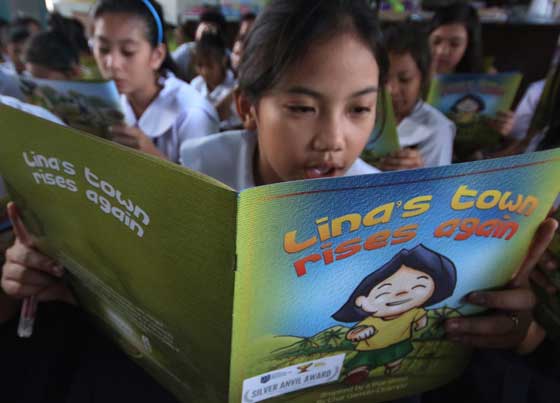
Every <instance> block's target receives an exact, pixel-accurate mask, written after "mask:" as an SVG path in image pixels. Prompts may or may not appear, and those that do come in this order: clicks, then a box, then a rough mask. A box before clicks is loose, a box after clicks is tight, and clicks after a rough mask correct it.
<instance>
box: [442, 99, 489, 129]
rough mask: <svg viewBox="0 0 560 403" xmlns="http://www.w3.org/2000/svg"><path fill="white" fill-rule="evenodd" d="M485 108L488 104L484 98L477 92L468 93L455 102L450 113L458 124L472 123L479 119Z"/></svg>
mask: <svg viewBox="0 0 560 403" xmlns="http://www.w3.org/2000/svg"><path fill="white" fill-rule="evenodd" d="M485 108H486V104H485V103H484V101H483V100H482V98H480V97H479V96H477V95H475V94H467V95H465V96H463V97H461V98H460V99H459V100H458V101H457V102H455V104H454V105H453V106H452V107H451V114H450V115H451V118H452V119H453V120H454V121H455V123H457V124H470V123H475V122H476V121H477V120H478V115H479V114H480V113H481V112H482V111H484V109H485Z"/></svg>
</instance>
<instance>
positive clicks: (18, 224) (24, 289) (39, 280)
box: [2, 203, 75, 303]
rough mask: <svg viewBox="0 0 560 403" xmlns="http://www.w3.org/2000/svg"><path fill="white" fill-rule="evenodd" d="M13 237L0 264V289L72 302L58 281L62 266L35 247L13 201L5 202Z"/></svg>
mask: <svg viewBox="0 0 560 403" xmlns="http://www.w3.org/2000/svg"><path fill="white" fill-rule="evenodd" d="M8 215H9V217H10V219H11V220H12V224H13V227H14V233H15V235H16V240H15V243H14V245H13V246H12V247H11V248H9V249H8V250H7V251H6V263H5V264H4V267H3V268H2V289H3V290H4V291H5V293H6V294H7V295H8V296H10V297H12V298H17V299H23V298H27V297H31V296H35V297H36V299H37V301H53V300H56V301H63V302H67V303H75V300H74V297H73V296H72V293H71V292H70V290H69V289H68V288H67V287H66V285H65V284H64V283H63V281H62V276H63V274H64V269H63V268H62V266H60V265H59V264H58V263H57V262H55V261H54V260H52V259H51V258H49V257H48V256H45V255H44V254H42V253H41V252H39V251H38V250H37V249H35V245H34V243H33V240H32V238H31V236H30V234H29V232H28V231H27V229H26V228H25V225H24V224H23V222H22V220H21V217H20V216H19V214H18V212H17V208H16V206H15V204H13V203H10V204H9V205H8Z"/></svg>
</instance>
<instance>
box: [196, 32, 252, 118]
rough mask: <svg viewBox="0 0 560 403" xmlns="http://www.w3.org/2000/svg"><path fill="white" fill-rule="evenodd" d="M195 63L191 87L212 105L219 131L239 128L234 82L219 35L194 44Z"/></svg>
mask: <svg viewBox="0 0 560 403" xmlns="http://www.w3.org/2000/svg"><path fill="white" fill-rule="evenodd" d="M195 64H196V70H197V72H198V74H199V75H198V76H196V77H195V78H194V79H193V80H192V82H191V85H192V86H193V87H194V88H195V89H196V90H197V91H198V92H200V94H201V95H202V96H204V97H205V98H206V99H207V100H208V101H209V102H210V103H212V105H214V107H215V108H216V110H217V111H218V115H219V116H220V122H221V123H220V128H221V129H228V128H234V127H237V126H240V125H241V121H240V120H239V116H238V115H237V111H236V110H235V104H234V102H233V91H234V89H235V86H236V81H235V77H234V75H233V72H232V71H231V70H230V69H228V57H227V54H226V47H225V45H224V42H223V40H222V38H221V37H220V36H219V35H216V34H212V33H205V34H203V35H202V38H201V39H200V40H199V41H198V42H197V43H196V54H195Z"/></svg>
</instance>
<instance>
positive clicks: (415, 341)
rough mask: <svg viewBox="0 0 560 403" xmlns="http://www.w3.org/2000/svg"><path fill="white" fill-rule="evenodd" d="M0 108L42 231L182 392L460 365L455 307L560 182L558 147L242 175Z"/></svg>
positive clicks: (281, 390) (333, 398) (496, 278)
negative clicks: (263, 181)
mask: <svg viewBox="0 0 560 403" xmlns="http://www.w3.org/2000/svg"><path fill="white" fill-rule="evenodd" d="M0 124H1V125H2V126H3V127H6V128H9V130H7V131H6V132H5V135H4V136H3V146H2V148H1V149H0V175H1V176H2V177H3V178H4V180H5V182H6V185H7V188H8V191H9V194H10V196H11V197H12V199H13V200H14V201H15V203H16V204H17V206H18V208H19V209H20V210H21V212H22V218H23V220H24V222H25V224H26V226H27V227H28V229H29V230H30V231H31V232H32V233H33V234H34V237H35V241H36V244H37V245H38V247H39V248H40V249H41V250H42V251H44V252H45V253H46V254H48V255H49V256H51V257H53V258H54V259H57V260H58V261H59V262H61V263H62V264H63V265H64V267H66V269H67V271H68V274H67V277H68V282H69V283H70V284H71V285H72V288H73V291H74V293H75V295H76V298H77V300H78V301H79V304H80V305H81V306H82V307H83V308H84V309H86V310H87V311H89V312H90V313H91V314H92V315H93V316H94V317H95V318H97V319H96V320H97V321H98V322H99V324H100V325H101V326H102V327H104V328H105V329H106V330H107V332H108V334H110V335H112V336H113V337H114V339H115V340H116V341H117V343H119V344H120V345H121V346H122V348H123V349H124V350H125V351H126V352H127V353H128V354H129V355H130V356H131V357H132V358H133V359H134V360H135V361H136V362H137V363H139V364H140V365H142V366H143V367H144V368H145V369H146V370H147V371H148V372H149V373H150V374H151V375H152V376H153V377H154V378H155V379H157V380H158V381H159V382H160V383H161V384H162V385H164V386H165V387H166V388H168V389H169V390H170V391H171V392H173V393H174V394H175V395H176V396H177V398H178V399H180V400H181V401H184V402H205V403H208V402H216V403H218V402H219V403H223V402H236V403H239V402H246V403H252V402H259V401H270V402H296V403H299V402H301V403H303V402H314V403H325V402H346V401H351V402H364V403H365V402H382V401H387V400H392V399H396V398H399V397H401V396H408V395H413V394H416V393H420V392H422V391H425V390H429V389H433V388H436V387H438V386H439V385H442V384H445V383H447V382H449V381H450V380H452V379H453V378H454V377H456V376H458V375H459V374H460V373H461V371H462V370H463V368H464V367H465V366H466V365H467V363H468V361H469V351H468V349H465V348H464V347H463V346H461V345H458V344H454V343H451V342H449V341H447V340H446V339H445V335H444V330H443V323H444V321H445V320H446V319H447V318H452V317H459V316H465V315H477V314H480V313H481V311H482V310H481V308H480V307H476V306H472V305H468V304H466V303H465V296H466V295H468V294H469V293H470V292H472V291H474V290H480V289H489V288H498V287H502V286H504V285H505V284H506V283H507V282H509V280H510V279H511V277H512V275H513V274H514V273H515V272H516V270H517V269H518V268H519V266H520V264H521V262H522V261H523V259H524V256H525V254H526V253H527V250H528V248H529V244H530V242H531V240H532V237H533V235H534V233H535V231H536V229H537V228H538V226H539V224H540V223H541V222H542V220H543V219H544V218H545V217H546V215H547V214H548V212H549V210H550V207H551V205H552V203H553V202H554V200H555V199H556V197H557V195H558V192H559V190H560V189H559V188H560V183H558V180H557V178H558V176H559V175H560V150H551V151H546V152H540V153H533V154H524V155H519V156H516V157H510V158H504V159H497V160H486V161H479V162H472V163H468V164H455V165H451V166H446V167H439V168H430V169H423V170H416V171H400V172H392V173H382V174H371V175H364V176H354V177H341V178H335V179H319V180H306V181H295V182H286V183H279V184H274V185H268V186H261V187H256V188H252V189H248V190H245V191H243V192H240V193H238V192H235V191H234V190H232V189H230V188H229V187H228V186H226V185H224V184H222V183H220V182H218V181H216V180H214V179H211V178H209V177H206V176H204V175H202V174H200V173H197V172H194V171H190V170H188V169H185V168H182V167H180V166H178V165H176V164H172V163H169V162H167V161H164V160H160V159H157V158H154V157H151V156H149V155H146V154H142V153H139V152H137V151H135V150H130V149H127V148H125V147H122V146H120V145H118V144H114V143H111V142H109V141H106V140H104V139H101V138H99V137H95V136H91V135H89V134H85V133H80V132H79V131H77V130H74V129H72V128H67V127H62V126H59V125H55V124H52V123H50V122H47V121H44V120H42V119H39V118H35V117H32V116H28V115H25V114H23V113H22V112H20V111H17V110H13V109H10V108H8V107H0ZM504 178H506V179H504ZM481 251H482V252H481Z"/></svg>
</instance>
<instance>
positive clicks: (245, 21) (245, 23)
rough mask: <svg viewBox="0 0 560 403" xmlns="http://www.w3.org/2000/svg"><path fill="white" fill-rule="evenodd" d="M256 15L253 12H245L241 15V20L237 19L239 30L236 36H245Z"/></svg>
mask: <svg viewBox="0 0 560 403" xmlns="http://www.w3.org/2000/svg"><path fill="white" fill-rule="evenodd" d="M256 19H257V16H256V14H255V13H253V12H248V13H245V14H243V15H242V16H241V20H240V21H239V32H238V33H237V35H238V36H247V34H248V33H249V31H250V30H251V28H252V27H253V24H254V23H255V20H256Z"/></svg>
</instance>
